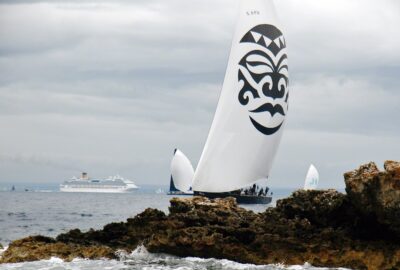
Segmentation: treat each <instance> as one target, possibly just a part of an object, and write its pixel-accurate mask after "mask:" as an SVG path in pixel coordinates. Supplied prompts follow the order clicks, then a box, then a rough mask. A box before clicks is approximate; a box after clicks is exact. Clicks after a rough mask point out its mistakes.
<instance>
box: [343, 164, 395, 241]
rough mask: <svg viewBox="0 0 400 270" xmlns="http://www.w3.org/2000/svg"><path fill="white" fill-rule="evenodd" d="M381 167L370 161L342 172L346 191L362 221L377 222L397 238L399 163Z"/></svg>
mask: <svg viewBox="0 0 400 270" xmlns="http://www.w3.org/2000/svg"><path fill="white" fill-rule="evenodd" d="M384 168H385V171H379V169H378V168H377V166H376V164H375V163H373V162H371V163H369V164H366V165H363V166H361V167H360V168H359V169H357V170H354V171H352V172H348V173H345V175H344V177H345V182H346V192H347V194H348V196H349V199H350V201H351V203H352V205H353V206H354V208H355V209H356V210H357V212H358V214H359V215H360V216H361V217H362V219H363V220H364V222H378V223H379V224H381V225H382V226H384V227H388V229H389V230H391V231H392V232H393V235H392V236H391V237H400V162H395V161H386V162H385V165H384Z"/></svg>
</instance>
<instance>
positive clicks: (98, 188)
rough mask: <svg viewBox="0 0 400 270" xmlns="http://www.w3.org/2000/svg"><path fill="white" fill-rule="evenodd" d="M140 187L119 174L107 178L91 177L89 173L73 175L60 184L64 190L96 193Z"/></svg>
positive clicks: (127, 190) (61, 189)
mask: <svg viewBox="0 0 400 270" xmlns="http://www.w3.org/2000/svg"><path fill="white" fill-rule="evenodd" d="M136 189H138V187H137V186H136V185H135V183H134V182H133V181H131V180H127V179H124V178H122V177H121V176H119V175H116V176H113V177H109V178H107V179H91V178H89V177H88V174H87V173H82V175H81V177H80V178H77V177H73V178H72V179H71V180H67V181H64V183H62V184H61V185H60V191H62V192H96V193H127V192H132V191H134V190H136Z"/></svg>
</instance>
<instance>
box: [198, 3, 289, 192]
mask: <svg viewBox="0 0 400 270" xmlns="http://www.w3.org/2000/svg"><path fill="white" fill-rule="evenodd" d="M288 77H289V74H288V65H287V52H286V41H285V38H284V36H283V34H282V32H281V29H280V27H279V24H278V21H277V18H276V15H275V10H274V6H273V3H272V0H242V2H241V7H240V14H239V19H238V22H237V26H236V31H235V34H234V37H233V43H232V48H231V53H230V57H229V62H228V68H227V71H226V75H225V80H224V84H223V87H222V91H221V96H220V99H219V102H218V106H217V110H216V113H215V116H214V120H213V123H212V126H211V129H210V132H209V135H208V138H207V142H206V144H205V147H204V149H203V153H202V155H201V158H200V161H199V164H198V167H197V169H196V172H195V176H194V182H193V190H195V191H201V192H229V191H233V190H236V189H240V188H243V187H246V186H249V185H251V184H253V183H255V182H256V181H258V180H260V179H265V178H267V177H268V176H269V172H270V169H271V166H272V162H273V160H274V157H275V154H276V152H277V149H278V145H279V142H280V140H281V136H282V132H283V129H284V126H285V117H286V115H287V111H288V99H289V89H288V84H289V78H288Z"/></svg>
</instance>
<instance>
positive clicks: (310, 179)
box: [304, 164, 319, 190]
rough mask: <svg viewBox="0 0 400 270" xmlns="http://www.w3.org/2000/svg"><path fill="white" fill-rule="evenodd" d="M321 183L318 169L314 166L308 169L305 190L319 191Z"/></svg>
mask: <svg viewBox="0 0 400 270" xmlns="http://www.w3.org/2000/svg"><path fill="white" fill-rule="evenodd" d="M318 182H319V173H318V171H317V168H315V166H314V165H312V164H311V165H310V168H309V169H308V172H307V176H306V180H305V181H304V189H305V190H314V189H317V187H318Z"/></svg>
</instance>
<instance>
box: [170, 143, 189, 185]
mask: <svg viewBox="0 0 400 270" xmlns="http://www.w3.org/2000/svg"><path fill="white" fill-rule="evenodd" d="M193 175H194V170H193V166H192V163H190V161H189V159H188V158H187V157H186V156H185V154H183V153H182V152H181V151H180V150H178V149H176V150H175V153H174V157H173V158H172V161H171V177H172V181H173V183H174V185H175V187H176V188H177V189H179V190H180V191H182V192H187V191H189V190H190V189H191V187H192V182H193Z"/></svg>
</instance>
